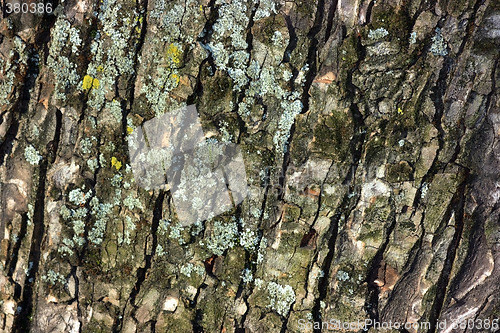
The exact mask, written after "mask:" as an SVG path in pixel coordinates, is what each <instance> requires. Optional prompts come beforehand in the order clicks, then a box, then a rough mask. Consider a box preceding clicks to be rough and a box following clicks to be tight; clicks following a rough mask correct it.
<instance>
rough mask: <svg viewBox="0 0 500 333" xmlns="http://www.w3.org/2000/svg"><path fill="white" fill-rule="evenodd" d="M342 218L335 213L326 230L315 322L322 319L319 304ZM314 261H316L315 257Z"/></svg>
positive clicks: (322, 296) (315, 307)
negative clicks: (326, 240) (324, 255)
mask: <svg viewBox="0 0 500 333" xmlns="http://www.w3.org/2000/svg"><path fill="white" fill-rule="evenodd" d="M346 199H347V196H344V202H343V204H342V206H344V205H345V204H346ZM339 211H342V207H341V208H340V209H339ZM341 216H342V213H341V212H337V213H336V214H335V215H334V216H333V217H332V218H331V219H330V227H329V229H328V233H327V235H328V243H327V248H328V253H327V255H326V257H325V260H324V261H323V266H322V270H323V272H324V276H323V277H320V278H319V281H318V297H317V298H316V300H315V302H314V307H313V309H312V314H313V319H314V321H315V322H318V323H322V317H321V302H322V300H324V299H325V298H326V296H327V291H328V289H329V288H328V284H329V283H328V282H329V281H330V280H329V274H330V268H331V266H332V263H333V258H334V255H335V245H336V242H337V236H338V232H339V230H338V227H339V221H340V217H341ZM314 261H317V255H316V258H315V260H314ZM314 332H315V333H321V329H319V330H318V329H315V330H314Z"/></svg>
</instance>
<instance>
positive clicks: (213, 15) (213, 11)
mask: <svg viewBox="0 0 500 333" xmlns="http://www.w3.org/2000/svg"><path fill="white" fill-rule="evenodd" d="M207 7H208V8H210V16H209V17H208V19H207V22H206V23H205V26H204V27H203V30H202V32H201V33H200V35H199V36H198V39H197V41H198V43H200V45H201V47H202V48H203V49H205V51H207V53H208V56H207V58H206V61H207V62H208V64H209V65H210V71H211V74H212V75H213V74H215V71H216V70H217V68H216V66H215V62H214V57H213V54H212V51H211V49H210V47H209V46H208V43H209V41H210V38H211V37H212V33H213V25H214V24H215V22H216V21H217V19H218V18H219V10H218V8H219V6H216V4H215V0H210V2H209V3H208V5H207ZM201 68H202V66H201V65H200V71H199V72H198V73H201ZM190 98H192V97H191V96H190V97H188V98H187V100H188V101H190ZM187 104H188V105H189V104H190V103H189V102H187Z"/></svg>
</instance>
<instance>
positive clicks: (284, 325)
mask: <svg viewBox="0 0 500 333" xmlns="http://www.w3.org/2000/svg"><path fill="white" fill-rule="evenodd" d="M294 304H295V301H294V302H293V303H292V304H290V311H288V313H287V315H286V317H284V318H283V319H282V323H281V330H280V333H286V332H287V331H288V329H287V328H288V321H289V320H290V314H291V313H292V309H293V305H294Z"/></svg>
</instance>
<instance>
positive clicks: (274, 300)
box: [267, 282, 295, 317]
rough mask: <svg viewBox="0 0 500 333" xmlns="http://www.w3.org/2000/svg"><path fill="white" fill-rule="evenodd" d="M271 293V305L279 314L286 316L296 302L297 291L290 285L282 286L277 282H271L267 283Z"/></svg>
mask: <svg viewBox="0 0 500 333" xmlns="http://www.w3.org/2000/svg"><path fill="white" fill-rule="evenodd" d="M267 292H268V294H269V305H268V307H270V308H271V309H273V310H274V311H276V312H277V313H278V314H279V315H281V316H284V317H286V316H287V315H288V312H289V311H290V307H291V306H292V304H293V303H294V302H295V292H294V291H293V288H292V287H291V286H289V285H285V286H282V285H281V284H278V283H276V282H269V284H268V285H267Z"/></svg>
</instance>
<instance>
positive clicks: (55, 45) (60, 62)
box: [47, 17, 82, 101]
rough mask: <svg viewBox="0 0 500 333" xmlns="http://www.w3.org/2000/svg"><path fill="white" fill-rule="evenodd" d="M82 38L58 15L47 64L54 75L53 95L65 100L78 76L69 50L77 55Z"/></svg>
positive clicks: (78, 79) (77, 81)
mask: <svg viewBox="0 0 500 333" xmlns="http://www.w3.org/2000/svg"><path fill="white" fill-rule="evenodd" d="M81 43H82V40H81V39H80V37H79V33H78V31H77V30H76V29H75V28H72V27H71V24H70V23H69V22H68V21H67V20H66V19H65V18H63V17H59V18H58V19H57V21H56V23H55V24H54V27H53V28H52V36H51V44H50V49H49V56H48V57H47V66H48V68H49V69H50V70H51V71H52V73H53V75H54V77H55V97H56V99H57V100H60V101H65V100H66V96H67V94H68V93H69V92H70V91H71V90H73V89H75V88H76V85H77V84H78V83H79V82H80V76H79V75H78V73H77V72H76V68H77V66H76V64H75V63H73V62H71V61H70V60H69V58H68V55H69V53H70V50H69V49H68V47H71V52H72V53H73V54H75V55H78V52H79V49H80V46H81Z"/></svg>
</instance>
